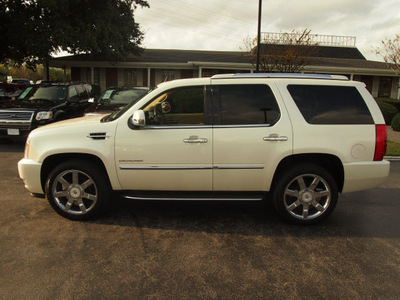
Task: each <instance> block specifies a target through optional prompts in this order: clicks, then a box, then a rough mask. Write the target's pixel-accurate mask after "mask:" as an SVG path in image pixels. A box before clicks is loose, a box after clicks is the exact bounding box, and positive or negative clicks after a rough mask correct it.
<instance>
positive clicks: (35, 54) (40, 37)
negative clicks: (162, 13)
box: [0, 0, 149, 67]
mask: <svg viewBox="0 0 400 300" xmlns="http://www.w3.org/2000/svg"><path fill="white" fill-rule="evenodd" d="M0 1H1V4H0V6H1V7H0V62H3V63H7V62H10V61H13V62H15V63H17V64H22V63H26V64H28V65H29V66H31V67H34V66H35V65H36V64H37V63H41V62H46V61H47V60H48V59H50V58H51V55H52V54H53V53H55V52H57V51H61V50H63V51H67V52H69V53H71V54H83V53H89V54H92V55H93V56H95V57H101V58H103V59H108V60H109V61H115V62H116V61H123V60H124V59H125V57H126V56H127V55H128V54H130V53H133V54H139V53H140V51H141V48H140V44H141V41H142V38H143V33H142V32H141V31H140V29H139V24H137V23H136V22H135V19H134V10H135V9H136V8H137V6H141V7H149V5H148V3H147V1H146V0H74V1H70V0H0Z"/></svg>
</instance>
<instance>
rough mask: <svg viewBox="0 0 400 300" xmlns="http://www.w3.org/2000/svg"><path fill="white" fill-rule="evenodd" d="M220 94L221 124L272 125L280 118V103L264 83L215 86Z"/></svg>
mask: <svg viewBox="0 0 400 300" xmlns="http://www.w3.org/2000/svg"><path fill="white" fill-rule="evenodd" d="M215 89H217V90H218V95H219V102H218V103H219V105H220V107H219V111H220V114H219V118H220V119H219V120H217V124H221V125H250V124H266V125H267V124H268V125H272V124H274V123H276V121H277V120H278V119H279V116H280V112H279V108H278V104H277V103H276V99H275V97H274V94H273V93H272V91H271V88H270V87H269V86H267V85H264V84H238V85H220V86H214V87H213V90H215Z"/></svg>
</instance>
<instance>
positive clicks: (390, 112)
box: [377, 101, 399, 125]
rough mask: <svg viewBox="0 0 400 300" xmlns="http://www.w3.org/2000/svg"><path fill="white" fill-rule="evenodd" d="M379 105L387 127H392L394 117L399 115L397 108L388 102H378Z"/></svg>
mask: <svg viewBox="0 0 400 300" xmlns="http://www.w3.org/2000/svg"><path fill="white" fill-rule="evenodd" d="M377 103H378V105H379V108H380V109H381V112H382V114H383V117H384V118H385V123H386V125H390V124H391V123H392V119H393V118H394V116H395V115H397V114H398V113H399V112H398V111H397V108H396V107H394V106H393V105H391V104H389V103H386V102H382V101H377Z"/></svg>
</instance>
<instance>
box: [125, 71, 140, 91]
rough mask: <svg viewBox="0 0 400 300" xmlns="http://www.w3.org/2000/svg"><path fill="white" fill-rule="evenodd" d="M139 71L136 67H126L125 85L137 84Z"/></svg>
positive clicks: (132, 85)
mask: <svg viewBox="0 0 400 300" xmlns="http://www.w3.org/2000/svg"><path fill="white" fill-rule="evenodd" d="M137 85H138V83H137V72H136V70H135V69H124V86H126V87H134V86H137Z"/></svg>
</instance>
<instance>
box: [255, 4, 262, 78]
mask: <svg viewBox="0 0 400 300" xmlns="http://www.w3.org/2000/svg"><path fill="white" fill-rule="evenodd" d="M261 4H262V0H259V1H258V30H257V63H256V73H259V72H260V39H261V11H262V9H261Z"/></svg>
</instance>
